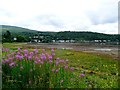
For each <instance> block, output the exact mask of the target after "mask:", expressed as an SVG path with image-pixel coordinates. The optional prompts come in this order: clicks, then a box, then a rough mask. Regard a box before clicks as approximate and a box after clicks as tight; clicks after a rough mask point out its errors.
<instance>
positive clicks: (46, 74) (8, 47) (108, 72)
mask: <svg viewBox="0 0 120 90" xmlns="http://www.w3.org/2000/svg"><path fill="white" fill-rule="evenodd" d="M23 45H25V44H24V43H4V44H3V50H2V51H3V52H2V87H3V88H118V78H119V76H118V61H117V60H114V59H113V58H111V57H110V56H108V55H103V54H95V53H87V52H81V51H76V50H63V49H56V48H52V49H50V48H36V47H23Z"/></svg>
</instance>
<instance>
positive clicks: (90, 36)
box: [0, 25, 120, 41]
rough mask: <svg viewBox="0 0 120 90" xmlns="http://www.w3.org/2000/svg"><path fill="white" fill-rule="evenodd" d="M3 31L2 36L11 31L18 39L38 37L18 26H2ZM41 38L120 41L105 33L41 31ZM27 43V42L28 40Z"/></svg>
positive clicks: (118, 36) (36, 33)
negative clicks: (21, 37) (19, 37)
mask: <svg viewBox="0 0 120 90" xmlns="http://www.w3.org/2000/svg"><path fill="white" fill-rule="evenodd" d="M0 28H1V29H2V30H1V31H2V34H3V37H4V34H5V33H6V31H10V32H11V34H12V36H13V37H17V36H18V35H21V36H23V37H25V38H29V37H33V36H35V35H38V31H37V30H31V29H26V28H22V27H17V26H8V25H0ZM39 34H40V35H41V36H44V37H45V38H43V39H49V41H52V40H76V41H81V40H82V41H84V40H87V41H92V40H110V41H120V35H117V34H116V35H114V34H113V35H112V34H103V33H96V32H76V31H64V32H45V31H39ZM26 41H27V40H26Z"/></svg>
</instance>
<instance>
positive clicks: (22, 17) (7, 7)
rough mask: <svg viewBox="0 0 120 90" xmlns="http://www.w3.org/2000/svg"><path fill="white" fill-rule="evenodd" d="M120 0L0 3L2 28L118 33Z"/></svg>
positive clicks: (2, 0) (17, 0)
mask: <svg viewBox="0 0 120 90" xmlns="http://www.w3.org/2000/svg"><path fill="white" fill-rule="evenodd" d="M118 2H119V0H0V25H12V26H19V27H24V28H28V29H33V30H38V31H55V32H58V31H91V32H99V33H105V34H118Z"/></svg>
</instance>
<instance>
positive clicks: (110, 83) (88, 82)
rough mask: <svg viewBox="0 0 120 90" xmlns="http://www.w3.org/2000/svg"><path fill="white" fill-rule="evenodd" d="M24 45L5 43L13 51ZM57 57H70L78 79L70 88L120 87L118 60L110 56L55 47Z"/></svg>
mask: <svg viewBox="0 0 120 90" xmlns="http://www.w3.org/2000/svg"><path fill="white" fill-rule="evenodd" d="M22 45H23V44H22V43H11V44H9V43H5V44H3V47H4V48H10V50H11V52H14V51H17V48H18V47H20V48H22ZM23 50H24V48H23ZM27 50H30V51H33V50H34V49H33V48H27ZM38 52H39V53H41V52H42V50H41V49H38ZM46 52H48V53H50V52H51V50H50V49H46ZM3 56H4V53H3ZM55 58H60V59H61V60H62V59H63V60H66V59H68V62H69V66H70V67H74V71H73V72H72V73H73V74H74V77H75V80H76V81H75V80H74V81H70V82H71V83H72V84H69V85H68V86H69V87H70V88H76V87H79V88H118V81H117V80H118V62H117V61H115V60H114V59H112V58H111V57H109V56H106V55H100V54H93V53H86V52H80V51H74V50H62V49H55ZM41 72H42V70H41ZM81 73H82V74H84V75H85V76H84V77H83V78H79V76H80V74H81ZM60 75H61V74H60ZM59 77H61V76H59ZM59 77H58V78H59ZM56 78H57V77H56ZM77 78H78V80H77ZM3 80H4V79H3ZM67 81H68V80H67ZM68 82H69V81H68ZM5 84H6V83H3V87H6V85H5ZM63 86H64V85H63ZM7 87H9V86H7ZM11 87H12V86H11ZM51 87H52V85H51ZM64 87H65V86H64Z"/></svg>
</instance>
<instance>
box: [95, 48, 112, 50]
mask: <svg viewBox="0 0 120 90" xmlns="http://www.w3.org/2000/svg"><path fill="white" fill-rule="evenodd" d="M94 50H95V51H112V50H113V49H109V48H97V49H94Z"/></svg>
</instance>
